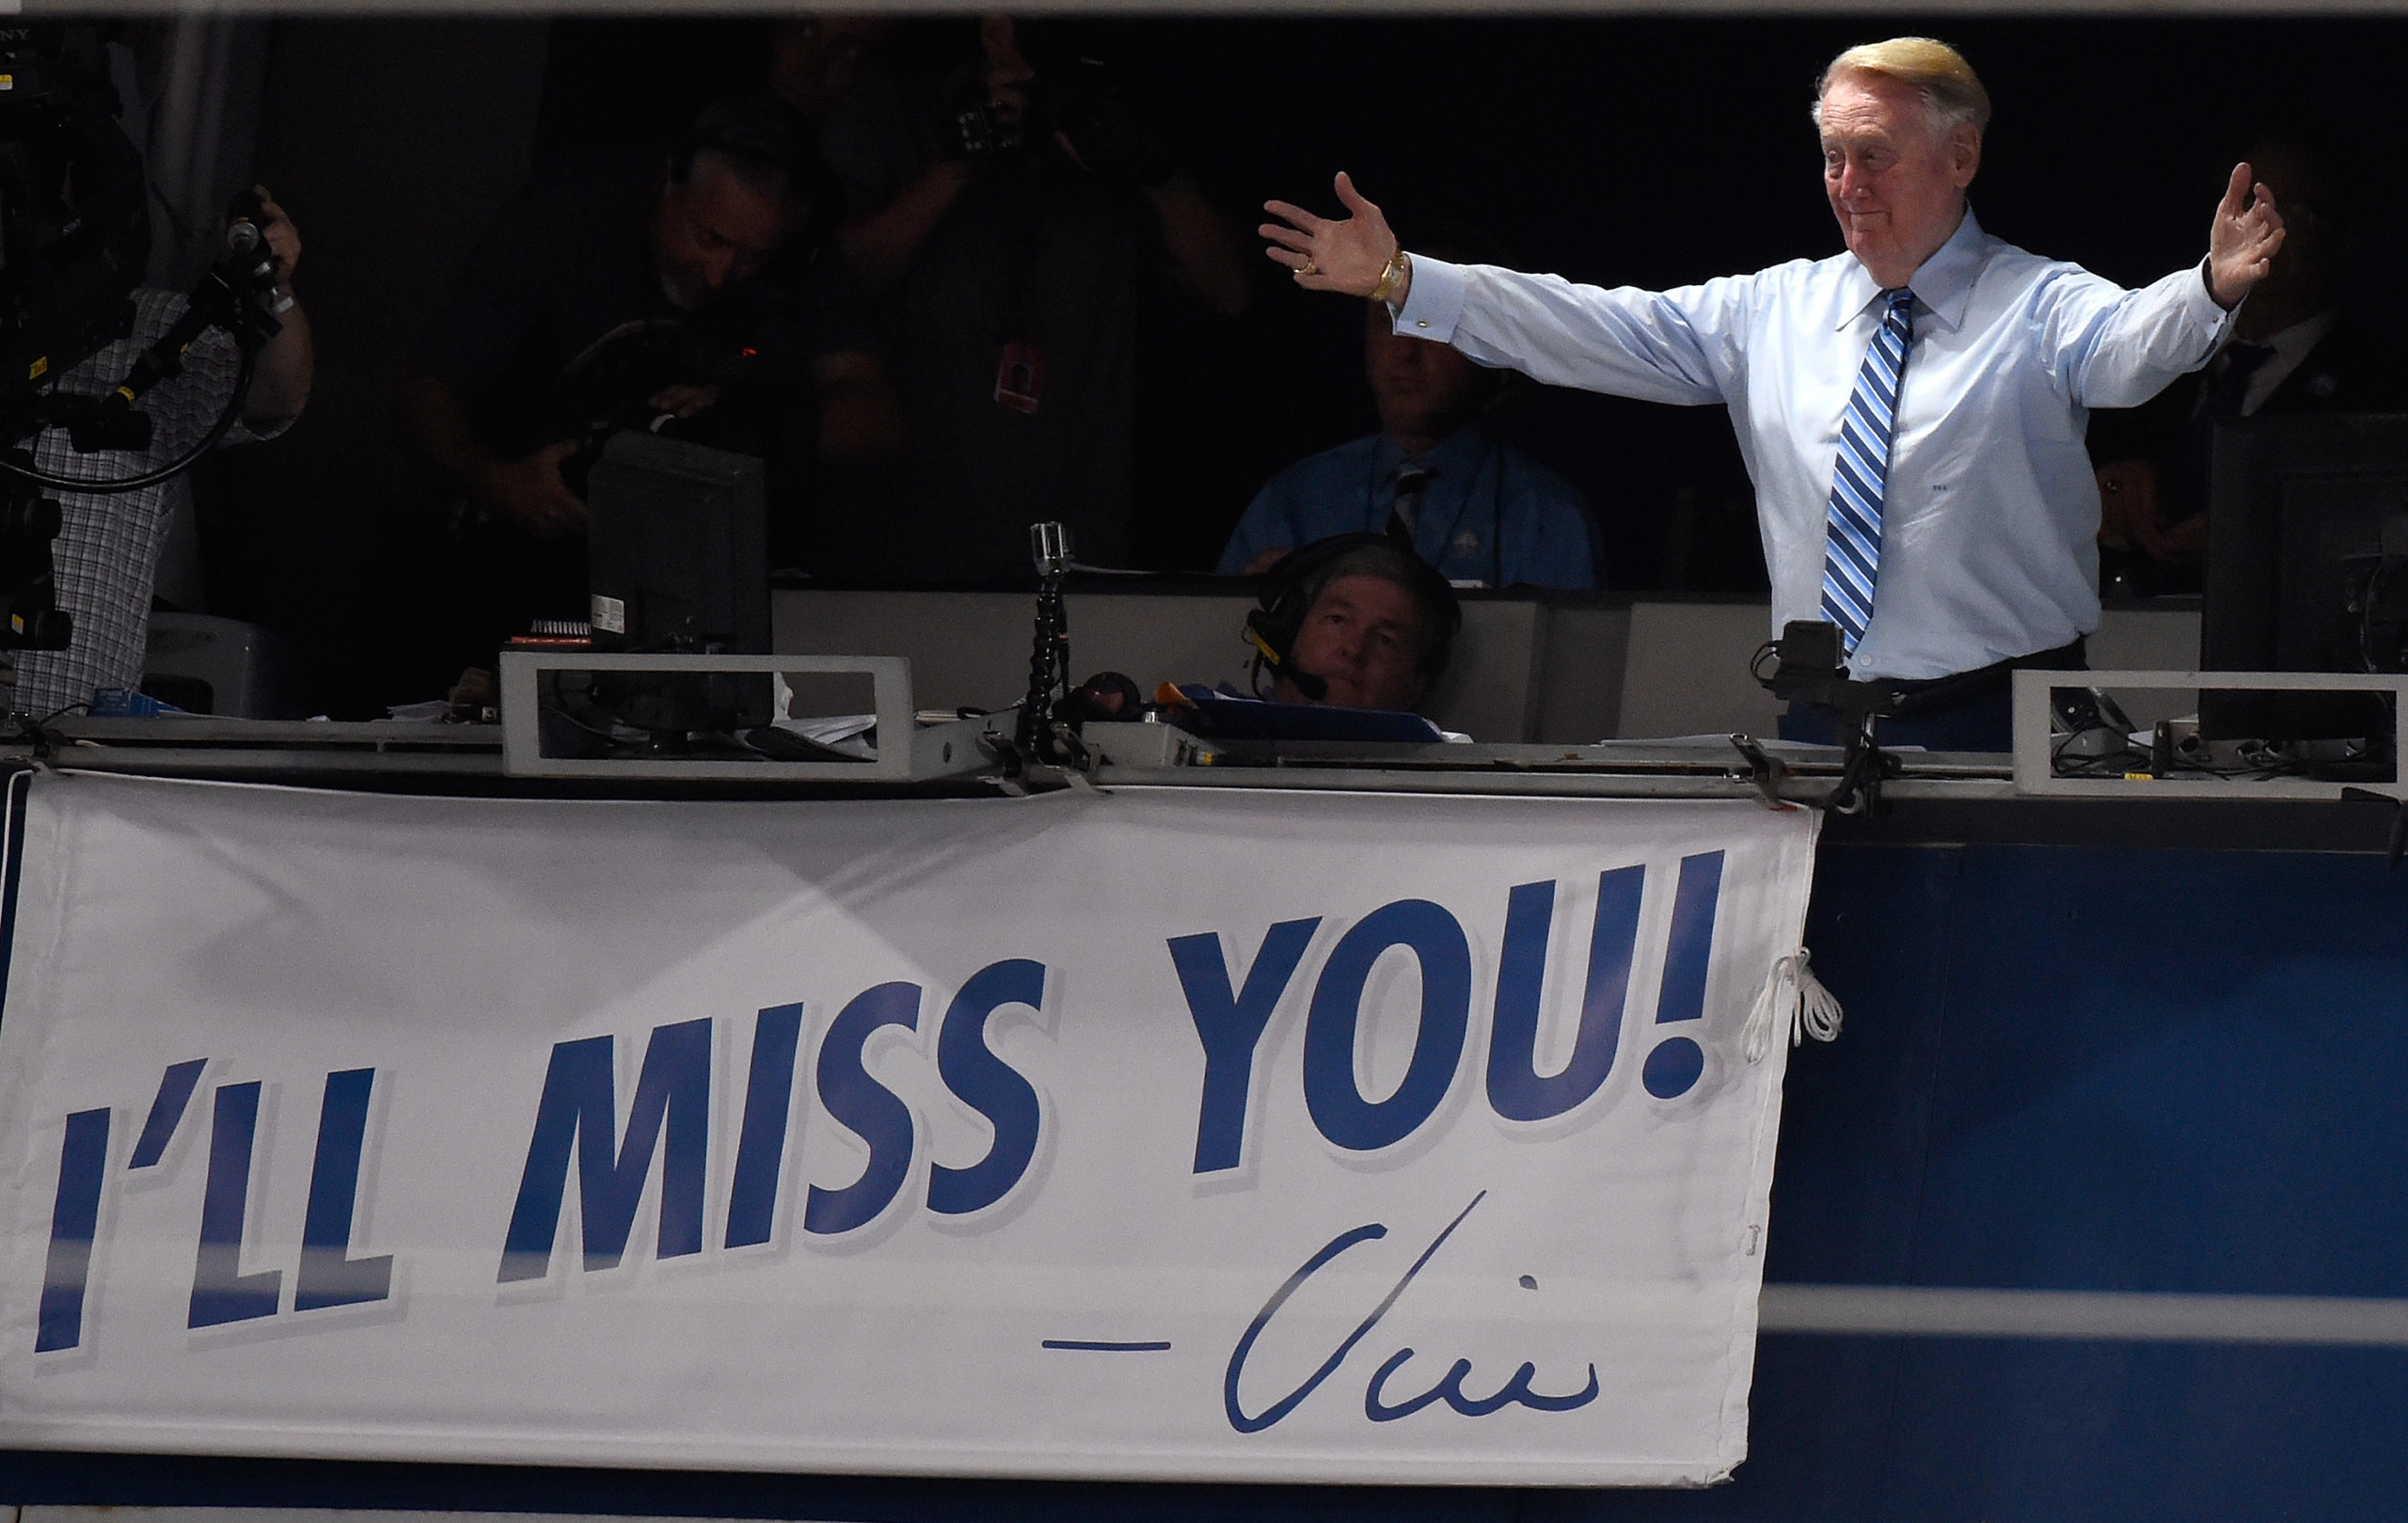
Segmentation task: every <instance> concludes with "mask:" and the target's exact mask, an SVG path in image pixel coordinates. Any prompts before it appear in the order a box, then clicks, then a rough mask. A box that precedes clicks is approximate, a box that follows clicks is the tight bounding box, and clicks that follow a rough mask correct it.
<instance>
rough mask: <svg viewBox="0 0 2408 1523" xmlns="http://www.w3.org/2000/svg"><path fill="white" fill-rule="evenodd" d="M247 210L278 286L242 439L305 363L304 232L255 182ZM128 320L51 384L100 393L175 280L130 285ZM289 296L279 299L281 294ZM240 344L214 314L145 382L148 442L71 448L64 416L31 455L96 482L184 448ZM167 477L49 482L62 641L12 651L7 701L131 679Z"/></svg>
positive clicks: (207, 414) (161, 539)
mask: <svg viewBox="0 0 2408 1523" xmlns="http://www.w3.org/2000/svg"><path fill="white" fill-rule="evenodd" d="M256 194H257V195H258V197H259V210H258V212H257V214H256V215H255V217H254V218H253V219H254V220H255V221H257V223H258V225H259V230H260V233H261V238H262V240H263V241H264V243H265V245H266V246H267V248H268V249H269V250H270V251H271V252H273V253H274V254H275V255H276V257H277V287H276V289H277V304H278V306H279V307H280V308H282V310H280V311H279V312H278V314H277V321H278V322H279V323H280V324H281V325H282V326H281V327H280V329H279V330H278V331H277V334H276V336H275V337H274V338H271V339H269V340H268V341H267V342H266V343H265V344H264V345H263V346H261V349H260V352H259V355H258V357H257V358H256V360H255V361H254V363H253V367H252V373H251V386H250V390H249V391H248V392H247V393H246V396H245V398H244V402H243V408H242V413H241V416H240V417H239V418H238V419H237V420H236V421H235V423H234V426H233V427H232V428H231V429H230V430H229V431H228V433H227V435H226V438H225V440H224V442H225V443H227V444H242V443H248V442H253V441H256V440H261V439H269V438H274V437H275V436H277V435H278V434H280V433H282V432H283V431H284V430H285V428H286V427H288V426H289V425H290V424H291V423H292V421H293V419H294V418H296V417H298V416H300V413H301V408H302V406H303V405H304V404H305V403H307V402H308V401H309V380H310V375H311V373H312V370H313V357H312V353H311V348H310V339H309V318H308V317H307V316H306V315H305V314H304V313H303V311H302V309H301V308H300V305H299V304H298V302H297V300H295V299H294V298H293V269H294V266H296V265H298V264H299V263H300V262H301V235H300V233H299V231H298V230H295V229H294V227H293V221H292V218H290V217H288V216H287V215H286V214H285V213H284V210H283V208H281V207H279V206H278V205H277V203H276V201H275V200H274V198H271V197H270V196H269V195H268V193H267V189H266V187H265V186H260V187H257V191H256ZM134 301H135V319H134V326H133V330H132V331H131V332H130V333H129V334H128V335H127V336H126V337H125V338H123V339H120V340H118V341H115V342H113V343H111V344H109V345H107V346H106V347H105V348H103V349H102V350H101V351H100V352H99V353H97V354H95V355H93V356H91V357H89V358H87V359H86V360H84V361H83V362H82V363H81V364H78V365H76V366H74V367H73V368H72V369H71V370H69V371H68V372H67V373H64V374H63V375H61V376H60V377H59V379H58V384H57V389H58V390H59V391H60V392H63V393H67V394H70V395H75V396H86V397H100V396H104V395H106V394H108V393H109V392H110V391H111V390H113V389H115V388H116V387H117V386H118V384H119V381H121V380H122V379H124V377H125V375H126V373H127V372H128V370H129V369H130V368H131V367H132V366H133V364H134V361H135V357H137V356H138V355H140V354H141V353H142V351H144V350H145V349H147V348H149V347H150V345H151V344H153V343H156V342H157V341H159V340H160V339H161V338H162V337H164V336H166V333H167V331H168V330H169V329H170V328H172V327H174V326H175V325H176V323H177V321H178V320H179V319H181V318H182V316H183V315H184V312H185V310H186V299H185V298H184V297H183V296H182V295H181V294H179V293H174V292H169V291H158V290H151V289H147V288H146V289H143V290H140V291H137V292H135V297H134ZM287 302H291V303H292V305H291V306H289V307H285V306H284V304H285V303H287ZM240 370H241V355H240V352H239V351H238V349H237V347H236V345H235V342H234V340H233V339H232V338H231V337H230V335H229V334H228V333H227V332H226V331H225V330H224V329H223V328H219V327H211V328H209V329H207V330H206V331H204V332H203V333H202V335H201V336H200V338H199V339H198V340H197V341H195V342H194V343H193V345H192V346H191V348H189V349H188V350H186V351H185V352H184V354H183V357H182V372H181V373H179V374H176V375H173V376H171V377H169V378H168V379H166V380H164V381H161V382H160V383H159V384H158V385H156V386H154V387H152V388H151V389H150V390H149V391H147V392H145V393H144V394H143V396H142V398H141V401H140V403H139V405H138V409H137V410H138V411H140V412H141V413H143V414H145V415H147V416H148V417H149V418H150V444H149V446H148V447H147V448H145V449H140V450H119V449H112V450H101V451H98V452H93V453H88V454H87V453H81V452H77V451H76V450H74V449H73V448H72V447H71V443H70V440H69V437H68V431H67V430H66V429H65V428H63V427H53V428H45V429H43V430H42V431H41V432H40V435H38V436H36V438H35V441H34V464H35V466H36V468H38V469H40V470H41V471H42V472H44V473H45V474H48V475H52V476H63V477H71V478H73V479H75V480H79V481H87V482H96V483H97V482H106V481H115V480H119V479H123V478H127V477H132V476H136V475H140V474H143V473H145V472H147V471H149V470H151V469H153V468H157V467H159V466H163V465H166V464H167V463H169V462H171V461H175V460H178V459H181V458H182V456H183V455H185V454H186V453H188V452H191V451H192V450H193V449H194V448H195V447H196V446H197V445H198V444H199V443H200V441H201V440H202V439H203V438H205V437H206V436H208V434H209V431H210V430H211V428H213V427H214V425H215V424H216V422H217V420H219V418H220V417H222V416H223V415H224V413H225V411H226V408H227V406H228V405H229V404H230V403H231V401H232V400H233V396H234V387H235V383H236V377H237V376H238V374H239V373H240ZM179 485H180V483H179V482H177V481H164V482H160V483H157V484H153V485H150V486H145V487H140V488H137V489H135V490H134V491H129V492H117V493H109V494H102V493H97V492H72V491H60V492H58V493H56V494H55V495H56V497H57V500H58V505H59V513H60V520H61V523H60V529H59V532H58V537H57V539H55V541H53V542H52V544H51V547H50V554H51V561H52V566H53V572H52V575H53V578H54V579H55V584H56V587H57V593H58V606H59V607H60V608H62V609H64V610H66V611H67V612H68V613H69V614H70V615H71V616H72V618H73V620H74V634H73V636H72V638H71V642H70V643H69V645H68V647H67V649H65V650H61V651H36V650H24V651H18V652H16V653H15V654H14V656H13V660H14V662H15V665H16V668H17V687H16V692H15V696H14V697H13V698H12V699H11V701H10V702H11V705H12V706H13V707H14V708H15V709H16V711H17V712H19V713H23V714H29V715H32V716H34V717H36V718H40V717H42V716H44V715H48V714H53V713H55V712H57V711H58V710H61V709H64V708H68V707H71V706H75V705H78V704H87V703H89V702H91V699H92V694H93V691H94V690H95V689H100V688H125V689H129V690H131V689H135V688H138V687H139V686H140V685H141V681H142V660H143V656H144V651H145V644H146V636H147V634H148V632H149V627H150V593H151V586H152V582H153V579H155V578H156V576H157V574H158V568H159V552H160V548H161V547H162V546H164V545H165V544H166V537H167V528H168V523H169V520H170V518H171V517H172V516H173V514H172V511H171V507H170V498H169V492H170V489H171V488H175V487H178V486H179Z"/></svg>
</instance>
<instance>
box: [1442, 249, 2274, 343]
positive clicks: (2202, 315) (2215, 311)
mask: <svg viewBox="0 0 2408 1523" xmlns="http://www.w3.org/2000/svg"><path fill="white" fill-rule="evenodd" d="M1417 263H1418V261H1417ZM1417 273H1418V272H1417ZM2187 295H2188V300H2187V301H2186V302H2185V303H2184V305H2185V306H2186V307H2187V308H2188V309H2189V314H2188V315H2189V316H2190V317H2191V318H2192V319H2193V320H2194V321H2195V322H2197V323H2198V325H2200V326H2201V327H2203V328H2205V329H2206V330H2207V331H2208V333H2209V335H2210V338H2211V339H2212V340H2213V341H2215V342H2217V343H2221V342H2223V341H2224V333H2225V329H2226V328H2227V327H2229V326H2231V325H2232V320H2233V319H2234V318H2235V317H2237V316H2239V315H2240V314H2241V309H2242V307H2244V306H2246V305H2248V302H2249V298H2248V296H2247V295H2245V294H2244V295H2243V296H2242V298H2241V300H2239V301H2237V302H2234V303H2233V304H2232V310H2231V311H2228V312H2227V311H2226V310H2225V309H2223V308H2221V307H2219V306H2217V305H2216V299H2215V297H2214V296H2212V295H2210V294H2209V293H2208V266H2207V262H2206V261H2204V260H2202V261H2201V262H2199V263H2197V264H2195V265H2193V266H2192V268H2191V282H2190V287H2189V290H2188V293H2187Z"/></svg>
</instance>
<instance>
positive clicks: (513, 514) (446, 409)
mask: <svg viewBox="0 0 2408 1523" xmlns="http://www.w3.org/2000/svg"><path fill="white" fill-rule="evenodd" d="M804 162H805V161H804V160H803V158H802V155H801V151H800V147H799V144H798V142H797V140H796V137H795V135H794V131H793V128H792V126H791V124H790V122H789V121H788V119H786V118H785V116H784V113H783V112H782V111H780V110H779V109H778V108H777V107H776V106H775V105H774V104H773V103H769V102H768V101H754V100H750V99H744V98H729V99H725V100H721V101H720V102H718V103H714V104H712V105H710V106H709V107H706V108H705V110H704V111H703V112H702V113H701V115H700V116H699V117H698V119H697V120H696V122H695V125H694V127H693V128H692V129H691V130H690V131H689V133H688V134H686V135H684V136H683V137H682V138H680V139H679V140H678V141H677V142H676V143H674V144H673V145H671V146H670V147H669V148H668V149H667V150H665V151H646V152H642V153H638V154H635V155H626V154H615V155H610V156H607V157H603V158H600V159H596V160H594V161H590V162H586V163H579V164H572V165H569V166H567V167H563V168H562V169H561V170H559V171H557V172H555V173H553V174H551V175H548V176H547V177H545V178H543V179H541V180H539V181H538V182H535V183H534V184H532V185H531V186H530V187H529V188H528V189H527V191H526V192H525V193H523V194H522V196H521V197H520V198H519V199H518V200H517V202H516V203H515V204H514V205H513V206H512V207H511V208H510V209H509V210H508V211H506V212H505V213H504V214H502V215H501V217H500V218H499V220H498V221H497V222H496V224H495V225H494V226H493V227H492V228H491V229H489V230H487V232H486V234H485V236H484V238H483V240H482V242H481V243H480V245H479V246H478V248H477V250H476V251H475V252H474V253H473V254H472V255H471V256H470V258H469V262H468V264H467V268H466V269H465V270H464V271H463V272H462V274H461V277H460V280H459V284H458V286H457V288H456V293H455V294H454V296H453V298H452V303H451V305H450V308H449V309H448V310H447V311H446V312H444V313H443V314H442V315H441V316H440V317H439V318H438V319H437V322H436V326H435V328H434V329H433V331H432V332H431V334H430V336H429V339H428V341H427V344H426V346H425V348H424V350H423V351H422V353H421V355H420V366H419V369H418V370H417V372H416V373H413V374H411V375H410V376H408V377H406V378H405V380H404V384H403V389H402V394H401V398H400V409H399V411H400V425H401V433H402V436H403V440H404V444H405V445H406V446H407V447H408V449H409V451H410V452H411V453H412V454H413V455H415V457H416V458H417V459H418V461H419V462H420V464H421V465H423V466H424V467H426V468H428V470H429V471H430V472H431V474H432V475H433V476H434V477H435V479H436V488H437V490H438V491H439V492H440V493H441V494H443V495H444V496H445V497H446V498H447V499H448V500H449V501H448V503H447V505H448V506H449V507H450V508H451V510H452V515H453V517H454V529H453V532H454V536H455V538H454V543H453V545H452V547H451V557H452V560H453V562H454V565H453V566H452V570H451V572H450V574H449V575H450V579H451V580H452V583H453V585H452V586H451V587H450V588H449V589H448V593H449V595H451V596H452V597H453V598H455V599H457V600H458V601H459V603H460V605H461V606H460V607H459V608H458V610H457V611H456V612H455V613H454V615H453V623H454V624H455V627H454V628H453V629H452V630H451V631H450V632H449V633H450V636H451V639H450V641H449V643H447V647H446V648H445V649H444V650H442V651H441V652H439V653H431V654H430V656H429V660H428V664H427V667H426V670H424V671H421V672H420V673H419V674H418V676H419V678H420V680H426V679H428V678H429V677H430V676H431V674H432V672H433V669H434V667H433V662H434V661H435V660H436V659H439V661H440V663H441V664H442V665H443V666H444V667H445V668H447V669H448V672H456V671H458V670H459V669H460V667H461V666H464V665H484V664H486V663H487V662H488V661H489V660H490V658H491V657H492V654H493V651H494V649H495V647H496V646H498V645H499V643H500V642H501V641H503V640H505V639H508V638H510V637H511V636H513V635H517V634H523V633H525V632H526V630H527V628H528V626H529V623H530V621H531V620H532V619H534V618H538V617H551V618H562V619H574V620H581V619H583V618H584V617H585V615H586V590H585V574H586V567H585V528H586V511H585V502H584V500H583V496H582V491H583V485H584V476H585V471H586V469H587V468H588V467H589V466H590V465H591V464H592V461H593V459H594V457H595V455H596V454H597V453H598V452H599V450H600V447H601V444H602V441H603V440H604V439H605V438H607V437H608V436H609V435H610V434H611V433H613V432H615V431H616V430H618V429H621V428H630V427H633V428H648V429H652V430H654V431H656V432H661V433H667V434H671V435H673V436H679V437H684V438H689V439H692V440H695V441H697V442H700V443H704V444H709V445H714V446H718V447H720V448H723V449H728V450H733V451H736V452H740V453H745V454H752V455H755V456H758V457H760V458H762V459H763V460H765V461H766V462H768V468H769V472H770V476H769V481H770V490H771V493H772V500H773V503H774V504H776V505H777V506H778V507H779V510H780V512H781V513H782V514H783V515H784V516H785V517H786V518H788V519H789V520H791V518H793V517H794V516H799V515H800V512H801V504H802V502H803V501H804V500H805V495H806V493H807V491H808V489H809V485H810V480H811V475H812V472H813V470H814V468H816V466H817V465H818V464H820V463H823V462H828V461H836V460H844V459H848V458H859V457H862V456H865V455H875V454H879V453H883V452H891V451H893V450H894V449H895V448H896V447H898V445H899V431H898V427H897V424H896V421H895V406H894V399H893V393H892V392H891V391H890V390H889V389H888V387H887V385H886V380H885V374H884V371H883V369H882V367H880V365H879V362H878V360H877V358H876V357H874V356H873V355H872V353H871V352H870V350H871V342H870V339H869V336H868V334H867V332H866V329H865V327H864V325H863V320H862V318H861V317H860V315H859V313H858V309H857V307H856V305H855V303H854V300H853V298H852V295H851V292H850V287H849V285H848V282H847V281H846V280H845V278H844V277H843V276H842V274H841V272H839V271H837V270H835V269H834V268H832V262H830V261H825V260H822V261H818V262H804V263H803V264H802V266H801V270H800V276H799V278H798V283H797V285H796V286H795V288H794V289H786V288H784V287H782V286H779V285H776V284H773V283H771V282H770V281H768V280H766V279H764V278H761V277H762V276H763V275H764V272H765V271H766V270H767V268H768V265H769V264H770V262H771V261H772V260H773V258H775V257H776V256H778V255H779V254H781V252H782V251H784V250H785V249H787V248H788V246H790V245H792V244H793V243H794V242H795V241H796V240H797V239H798V238H799V237H800V235H802V234H803V232H804V231H805V229H806V226H807V225H808V224H809V223H810V221H811V219H812V216H813V213H814V211H815V209H816V204H815V203H816V196H815V182H814V181H813V179H812V178H811V176H810V175H809V174H808V172H807V170H806V168H805V167H804ZM448 672H447V675H448Z"/></svg>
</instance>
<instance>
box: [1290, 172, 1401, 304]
mask: <svg viewBox="0 0 2408 1523" xmlns="http://www.w3.org/2000/svg"><path fill="white" fill-rule="evenodd" d="M1338 199H1339V204H1340V205H1342V206H1344V207H1345V208H1346V210H1347V212H1348V213H1349V215H1346V216H1342V217H1338V218H1336V219H1332V218H1329V217H1323V216H1315V215H1314V214H1312V213H1310V212H1307V211H1306V210H1305V209H1304V208H1303V207H1301V206H1291V205H1290V204H1289V203H1288V202H1286V201H1265V202H1263V203H1262V209H1263V210H1264V211H1266V212H1268V213H1270V214H1272V215H1273V216H1275V217H1277V218H1279V219H1280V220H1279V221H1278V222H1266V223H1264V224H1263V225H1262V226H1261V228H1260V229H1259V231H1260V232H1261V234H1262V236H1263V237H1265V238H1267V239H1269V240H1270V242H1271V246H1270V247H1269V248H1267V249H1264V250H1263V252H1264V253H1266V254H1268V255H1270V256H1271V259H1272V262H1274V263H1276V264H1284V265H1286V266H1287V267H1288V268H1289V269H1290V270H1292V271H1294V272H1295V277H1296V284H1298V285H1300V286H1302V287H1304V288H1305V289H1306V290H1307V291H1342V292H1344V293H1346V294H1348V295H1350V296H1369V295H1370V293H1371V292H1372V290H1373V288H1375V287H1377V286H1378V285H1379V283H1380V273H1381V272H1382V271H1383V270H1386V268H1387V267H1388V258H1389V256H1390V255H1392V254H1394V253H1395V252H1396V249H1397V243H1396V234H1395V233H1393V232H1390V231H1389V230H1388V219H1387V218H1386V217H1385V216H1382V215H1381V214H1380V209H1379V208H1378V207H1376V206H1374V205H1372V204H1371V203H1370V201H1367V200H1365V199H1364V198H1362V196H1361V194H1360V193H1358V192H1357V191H1356V190H1355V182H1354V181H1352V180H1350V179H1348V178H1347V177H1346V172H1345V171H1344V170H1342V169H1341V170H1339V174H1338Z"/></svg>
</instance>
